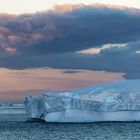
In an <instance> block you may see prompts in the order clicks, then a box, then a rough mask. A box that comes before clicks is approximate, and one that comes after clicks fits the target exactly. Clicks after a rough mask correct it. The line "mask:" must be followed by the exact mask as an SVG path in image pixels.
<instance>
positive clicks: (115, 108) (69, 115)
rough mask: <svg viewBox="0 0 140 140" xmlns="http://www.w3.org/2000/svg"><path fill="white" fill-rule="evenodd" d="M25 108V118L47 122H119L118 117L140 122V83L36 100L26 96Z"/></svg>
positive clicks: (125, 82) (128, 82)
mask: <svg viewBox="0 0 140 140" xmlns="http://www.w3.org/2000/svg"><path fill="white" fill-rule="evenodd" d="M25 105H26V112H27V116H28V118H40V119H44V120H46V121H49V122H51V121H55V122H88V121H90V122H91V121H105V120H108V121H109V120H111V121H112V120H114V121H115V120H116V121H117V120H119V121H121V118H120V116H123V118H122V120H124V119H126V120H127V121H128V120H131V121H132V120H140V80H122V81H118V82H114V83H109V84H104V85H99V86H94V87H88V88H82V89H79V90H73V91H70V92H61V93H60V92H59V93H56V92H45V93H44V94H43V95H42V96H40V97H33V96H32V95H28V96H27V97H26V100H25ZM130 112H131V113H134V112H135V115H133V116H132V114H131V113H130ZM117 114H119V117H118V119H117V116H116V115H117ZM130 114H131V115H130ZM95 116H98V117H97V118H98V119H97V118H96V117H95ZM111 116H112V117H111ZM114 117H115V118H114ZM130 117H131V119H130ZM133 117H134V118H133ZM109 118H110V119H109ZM78 120H79V121H78Z"/></svg>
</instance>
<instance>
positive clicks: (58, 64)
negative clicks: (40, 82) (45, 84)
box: [0, 5, 140, 78]
mask: <svg viewBox="0 0 140 140" xmlns="http://www.w3.org/2000/svg"><path fill="white" fill-rule="evenodd" d="M139 25H140V10H138V9H132V8H126V7H125V8H124V7H111V6H105V5H98V6H94V5H89V6H86V5H68V6H67V7H65V5H64V6H57V7H56V8H55V10H52V11H47V12H42V13H36V14H27V15H26V14H25V15H20V16H16V15H6V14H5V15H3V14H1V15H0V66H1V67H8V68H15V69H23V68H31V67H44V66H50V67H54V68H64V69H67V68H69V69H91V70H105V71H114V72H124V73H126V77H127V78H133V77H134V76H133V75H134V73H135V75H136V76H138V75H139V73H140V67H139V65H140V64H139V63H140V62H139V59H140V55H139V53H136V51H138V49H139V47H140V45H139V44H140V43H139V39H140V26H139ZM131 42H132V43H131ZM114 43H127V44H128V45H126V46H125V47H111V48H105V49H103V50H101V51H100V53H99V54H95V55H88V54H80V53H76V52H77V51H80V50H83V49H88V48H91V47H92V48H100V47H101V46H102V45H104V44H114ZM136 76H135V77H136ZM139 77H140V76H139Z"/></svg>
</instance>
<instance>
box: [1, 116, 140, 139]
mask: <svg viewBox="0 0 140 140" xmlns="http://www.w3.org/2000/svg"><path fill="white" fill-rule="evenodd" d="M139 139H140V122H101V123H81V124H80V123H79V124H73V123H70V124H68V123H64V124H63V123H46V122H43V121H42V122H41V121H35V122H34V121H27V118H26V115H25V114H1V115H0V140H139Z"/></svg>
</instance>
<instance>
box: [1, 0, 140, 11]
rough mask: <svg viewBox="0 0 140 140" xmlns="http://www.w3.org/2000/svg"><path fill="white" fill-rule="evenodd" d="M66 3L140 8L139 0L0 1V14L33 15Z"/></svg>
mask: <svg viewBox="0 0 140 140" xmlns="http://www.w3.org/2000/svg"><path fill="white" fill-rule="evenodd" d="M67 3H73V4H77V3H84V4H91V3H103V4H114V5H121V6H129V7H135V8H140V1H139V0H57V1H56V0H12V1H11V0H0V13H11V14H23V13H35V12H38V11H43V10H47V9H50V8H52V7H53V6H54V5H61V4H67Z"/></svg>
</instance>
